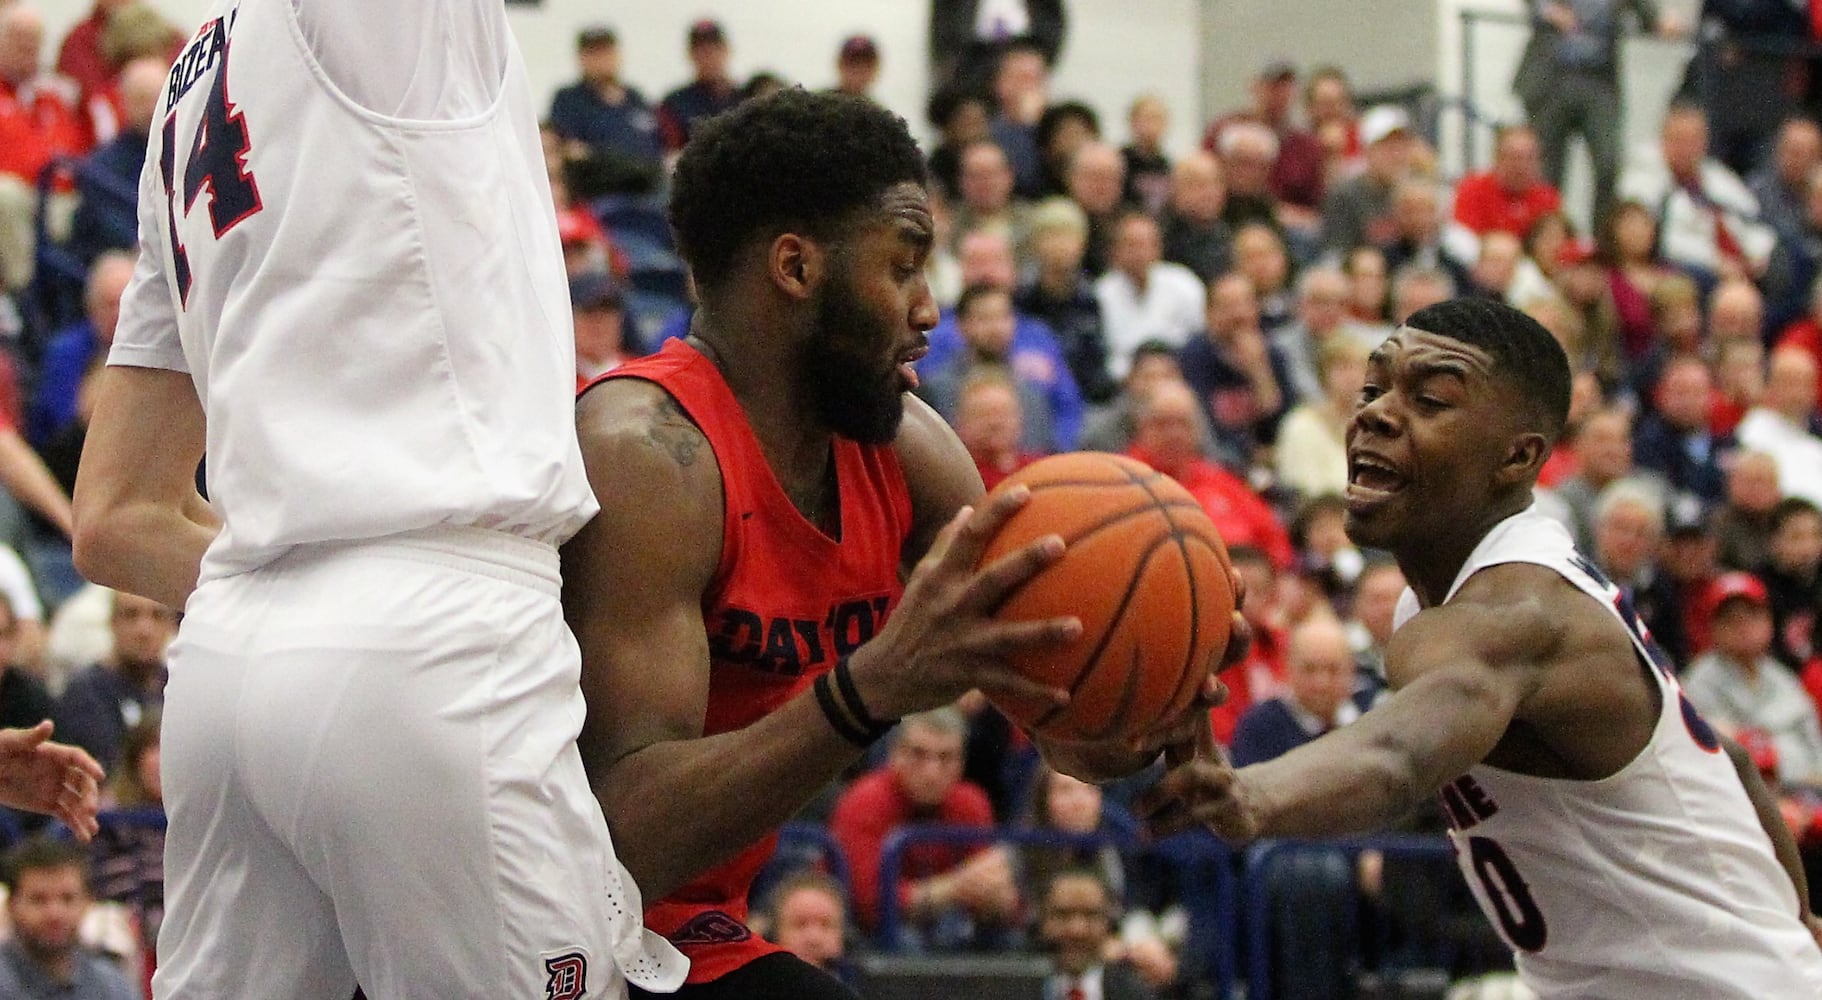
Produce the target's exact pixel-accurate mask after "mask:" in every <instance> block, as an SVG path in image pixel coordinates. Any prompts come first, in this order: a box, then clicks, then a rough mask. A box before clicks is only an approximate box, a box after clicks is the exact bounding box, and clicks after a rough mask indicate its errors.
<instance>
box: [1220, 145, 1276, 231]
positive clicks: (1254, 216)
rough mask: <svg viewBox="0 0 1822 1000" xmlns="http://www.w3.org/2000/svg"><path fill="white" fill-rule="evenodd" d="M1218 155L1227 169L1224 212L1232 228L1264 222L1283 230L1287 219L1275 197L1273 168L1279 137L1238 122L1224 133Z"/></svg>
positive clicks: (1225, 219)
mask: <svg viewBox="0 0 1822 1000" xmlns="http://www.w3.org/2000/svg"><path fill="white" fill-rule="evenodd" d="M1215 153H1216V155H1218V156H1220V158H1221V163H1222V165H1223V166H1224V167H1226V177H1227V199H1226V201H1225V203H1224V204H1223V206H1222V209H1221V218H1222V221H1224V222H1226V223H1227V225H1228V228H1230V229H1235V230H1238V229H1239V228H1240V227H1241V226H1244V225H1247V224H1249V223H1254V222H1262V223H1264V224H1266V225H1268V226H1276V227H1279V228H1283V227H1284V226H1285V225H1286V216H1285V212H1284V211H1283V206H1281V205H1279V203H1278V196H1277V195H1276V194H1273V193H1272V188H1271V176H1272V167H1273V166H1274V165H1275V164H1277V162H1278V137H1277V135H1275V134H1273V132H1272V130H1271V129H1269V128H1266V127H1265V126H1264V125H1261V124H1259V123H1258V122H1249V121H1238V122H1234V123H1233V124H1231V125H1229V126H1228V127H1227V128H1225V129H1222V130H1221V141H1220V142H1219V143H1217V144H1216V146H1215Z"/></svg>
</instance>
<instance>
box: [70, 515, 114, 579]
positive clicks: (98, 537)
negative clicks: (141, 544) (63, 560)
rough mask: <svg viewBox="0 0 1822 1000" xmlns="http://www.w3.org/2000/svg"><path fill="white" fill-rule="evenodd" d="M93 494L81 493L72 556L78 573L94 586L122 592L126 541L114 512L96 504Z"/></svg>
mask: <svg viewBox="0 0 1822 1000" xmlns="http://www.w3.org/2000/svg"><path fill="white" fill-rule="evenodd" d="M92 496H93V495H92V494H91V493H88V492H86V491H82V490H78V491H77V493H76V503H75V530H74V531H72V532H71V534H70V554H71V558H72V559H73V560H74V561H75V563H76V572H78V573H80V574H82V578H83V579H84V580H87V581H89V582H91V583H97V584H100V585H101V586H103V587H111V588H115V589H119V582H118V580H117V574H118V570H119V567H120V564H121V563H122V561H123V556H122V551H121V549H122V544H121V543H122V540H121V537H120V532H119V530H118V529H117V527H116V525H115V519H114V517H113V516H112V511H110V510H108V509H107V508H106V506H105V505H103V504H99V503H96V502H94V500H93V499H92Z"/></svg>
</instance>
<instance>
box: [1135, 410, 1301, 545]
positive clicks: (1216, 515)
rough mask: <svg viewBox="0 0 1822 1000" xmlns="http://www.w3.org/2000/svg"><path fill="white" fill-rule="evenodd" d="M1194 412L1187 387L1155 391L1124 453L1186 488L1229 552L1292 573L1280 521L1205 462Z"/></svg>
mask: <svg viewBox="0 0 1822 1000" xmlns="http://www.w3.org/2000/svg"><path fill="white" fill-rule="evenodd" d="M1196 410H1197V404H1196V397H1195V394H1194V393H1193V392H1192V391H1191V390H1190V388H1189V387H1188V386H1187V385H1184V384H1182V383H1181V382H1176V383H1168V382H1167V383H1164V384H1162V385H1159V386H1157V387H1156V388H1154V389H1153V390H1152V391H1151V395H1150V397H1149V398H1148V399H1147V400H1146V401H1145V403H1143V404H1142V405H1141V406H1140V407H1139V409H1138V412H1137V414H1136V429H1135V431H1134V434H1133V442H1132V446H1131V447H1129V448H1127V449H1126V453H1127V454H1128V455H1130V456H1132V457H1133V458H1136V459H1138V460H1139V461H1141V462H1144V463H1145V464H1147V465H1149V466H1151V467H1152V468H1154V469H1156V470H1158V471H1159V472H1162V473H1164V474H1165V475H1167V476H1169V477H1171V478H1172V479H1175V480H1176V481H1177V482H1178V483H1180V484H1182V486H1183V488H1184V489H1186V490H1188V491H1189V492H1190V495H1191V496H1193V497H1195V498H1196V501H1197V502H1198V503H1200V504H1201V505H1202V509H1203V510H1204V511H1206V512H1207V513H1208V517H1209V520H1211V521H1213V522H1214V524H1215V530H1216V531H1219V532H1220V533H1221V538H1222V539H1223V540H1224V541H1226V542H1227V544H1228V546H1229V547H1230V548H1231V547H1233V546H1236V545H1248V546H1254V547H1257V548H1259V549H1261V550H1262V551H1264V552H1266V553H1267V554H1268V555H1269V557H1270V558H1271V560H1272V563H1273V564H1274V565H1275V566H1277V567H1280V568H1285V567H1289V566H1290V565H1291V562H1292V560H1293V559H1295V558H1296V553H1295V551H1294V550H1292V548H1291V539H1290V535H1289V534H1288V533H1287V532H1286V531H1285V530H1284V525H1283V524H1281V523H1279V521H1278V515H1277V514H1276V513H1274V512H1273V511H1272V508H1271V507H1270V506H1269V505H1267V504H1266V502H1265V501H1264V500H1262V499H1260V497H1259V495H1258V494H1257V493H1254V492H1253V490H1252V488H1251V487H1249V486H1247V485H1246V482H1245V481H1244V480H1242V479H1240V478H1239V477H1237V476H1235V475H1234V474H1233V473H1231V472H1228V471H1227V470H1226V469H1223V468H1221V467H1220V466H1219V465H1216V464H1215V463H1213V462H1210V461H1208V460H1207V459H1205V458H1203V457H1202V442H1201V441H1200V440H1198V439H1197V434H1198V433H1199V430H1200V427H1201V424H1200V422H1199V421H1198V420H1197V418H1196Z"/></svg>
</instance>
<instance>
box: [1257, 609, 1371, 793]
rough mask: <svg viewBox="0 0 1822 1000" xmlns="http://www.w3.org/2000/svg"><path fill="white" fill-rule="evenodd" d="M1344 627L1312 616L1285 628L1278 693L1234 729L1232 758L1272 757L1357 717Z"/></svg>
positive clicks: (1262, 759) (1357, 709)
mask: <svg viewBox="0 0 1822 1000" xmlns="http://www.w3.org/2000/svg"><path fill="white" fill-rule="evenodd" d="M1354 670H1355V668H1354V655H1353V651H1352V649H1351V648H1350V647H1349V645H1348V635H1347V630H1346V629H1344V628H1342V627H1341V623H1340V622H1337V621H1335V620H1334V619H1333V618H1330V617H1328V616H1325V615H1323V616H1317V617H1315V618H1312V619H1311V620H1310V621H1308V622H1305V623H1304V624H1302V625H1299V626H1298V627H1297V628H1295V629H1294V630H1292V632H1291V641H1290V655H1289V660H1288V666H1287V668H1286V671H1285V689H1284V692H1283V693H1282V694H1280V695H1278V696H1277V697H1275V698H1268V699H1266V700H1265V701H1261V702H1258V703H1256V704H1254V705H1253V706H1252V707H1251V708H1249V709H1247V710H1246V714H1245V715H1243V716H1241V718H1240V725H1239V727H1238V728H1237V729H1236V730H1235V731H1234V742H1233V747H1232V751H1233V761H1234V766H1235V767H1244V766H1246V765H1248V764H1253V763H1257V762H1259V761H1266V760H1273V759H1275V758H1278V757H1282V756H1284V755H1285V754H1287V753H1289V752H1290V751H1292V750H1294V749H1296V748H1297V747H1300V746H1302V745H1303V744H1305V743H1308V742H1309V741H1310V740H1313V739H1315V738H1316V737H1318V736H1321V735H1322V734H1323V733H1326V732H1328V731H1329V730H1331V729H1335V728H1338V727H1340V726H1345V725H1347V724H1348V723H1350V722H1352V721H1354V720H1355V719H1357V718H1359V717H1360V709H1359V708H1358V707H1357V706H1356V705H1355V704H1354V701H1353V698H1352V695H1353V691H1354Z"/></svg>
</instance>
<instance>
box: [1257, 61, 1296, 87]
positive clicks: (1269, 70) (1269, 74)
mask: <svg viewBox="0 0 1822 1000" xmlns="http://www.w3.org/2000/svg"><path fill="white" fill-rule="evenodd" d="M1259 79H1261V80H1271V81H1273V82H1280V81H1284V80H1295V79H1297V67H1296V65H1295V64H1293V63H1292V62H1291V61H1290V60H1289V59H1285V58H1282V57H1278V58H1273V59H1268V60H1266V62H1265V65H1263V66H1261V67H1259Z"/></svg>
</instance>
